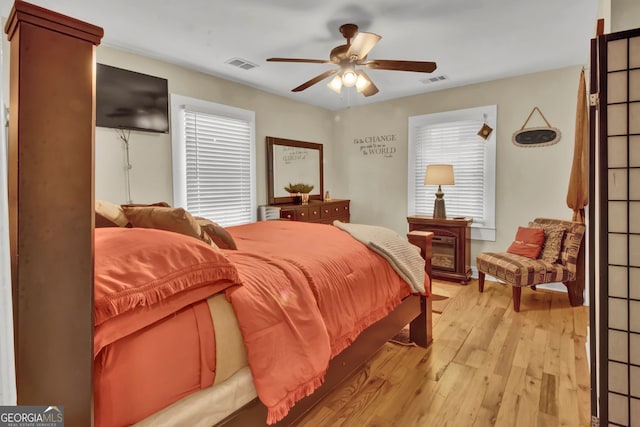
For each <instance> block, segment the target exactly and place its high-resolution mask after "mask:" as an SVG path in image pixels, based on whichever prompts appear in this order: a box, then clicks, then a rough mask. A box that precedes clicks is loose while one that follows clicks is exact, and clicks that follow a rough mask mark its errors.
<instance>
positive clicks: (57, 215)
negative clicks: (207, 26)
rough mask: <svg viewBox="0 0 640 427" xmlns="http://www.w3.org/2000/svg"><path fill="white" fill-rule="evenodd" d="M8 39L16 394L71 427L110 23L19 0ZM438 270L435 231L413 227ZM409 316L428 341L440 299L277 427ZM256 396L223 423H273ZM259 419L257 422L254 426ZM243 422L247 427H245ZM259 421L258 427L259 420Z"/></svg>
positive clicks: (88, 300) (85, 404) (82, 371)
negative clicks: (59, 411)
mask: <svg viewBox="0 0 640 427" xmlns="http://www.w3.org/2000/svg"><path fill="white" fill-rule="evenodd" d="M5 31H6V33H7V35H8V38H9V41H10V42H11V52H10V55H11V64H10V70H11V76H10V80H11V84H10V89H11V90H10V92H11V93H10V108H11V121H10V126H9V155H8V157H9V165H8V169H9V177H8V180H9V222H10V224H9V228H10V243H11V270H12V290H13V308H14V333H15V353H16V377H17V392H18V393H17V396H18V404H20V405H44V404H48V405H62V406H64V414H65V423H66V425H67V426H69V427H73V426H83V427H84V426H90V425H93V412H92V393H93V245H94V240H93V239H94V238H93V231H94V214H93V212H94V208H93V206H94V198H95V197H94V144H95V141H94V136H95V99H94V98H95V47H96V46H97V45H98V44H99V43H100V40H101V38H102V35H103V31H102V28H99V27H96V26H94V25H91V24H87V23H85V22H82V21H78V20H76V19H73V18H69V17H67V16H64V15H60V14H58V13H55V12H52V11H49V10H47V9H44V8H41V7H38V6H35V5H31V4H29V3H25V2H23V1H16V2H15V4H14V6H13V9H12V11H11V13H10V15H9V18H8V20H7V24H6V27H5ZM409 240H410V241H411V242H412V243H414V244H417V245H418V246H419V247H420V248H421V252H422V254H423V256H424V257H426V259H427V260H428V262H427V271H429V272H430V268H431V264H430V255H431V246H430V244H431V233H424V232H413V233H410V235H409ZM407 323H410V324H411V332H410V334H411V338H412V339H413V340H414V341H415V342H417V343H418V344H419V345H421V346H424V347H426V346H427V345H428V344H429V343H430V341H431V300H430V299H428V298H425V297H423V296H410V297H408V298H407V299H405V300H404V302H403V303H401V304H400V305H399V306H398V307H397V308H396V309H395V310H393V311H392V312H391V313H390V315H389V316H387V317H386V318H384V319H382V320H380V321H379V322H377V323H376V324H374V325H372V326H371V327H369V328H368V329H366V330H365V331H364V332H363V333H362V334H361V335H360V336H359V337H358V339H357V340H356V341H355V342H354V343H353V344H352V345H351V346H350V347H349V348H347V349H346V350H344V351H343V352H342V353H341V354H339V355H338V356H337V357H335V358H334V359H333V360H332V361H331V364H330V369H329V372H328V374H327V377H326V380H325V383H324V384H323V386H322V387H320V388H319V389H318V390H317V391H316V392H315V393H314V394H313V395H312V396H309V397H307V398H305V399H303V400H301V401H300V402H299V403H298V404H296V406H295V407H294V408H293V409H292V410H291V412H290V414H289V415H288V416H287V418H285V420H283V421H282V422H281V423H280V424H281V425H285V424H290V423H291V422H293V421H294V420H295V419H298V418H299V417H301V416H302V415H304V414H305V413H306V412H307V411H308V410H309V409H310V408H311V407H312V406H313V405H314V404H315V403H317V401H318V400H320V399H322V398H323V397H324V396H326V395H327V394H328V393H329V392H330V391H331V390H333V389H334V388H335V387H336V386H337V385H338V384H339V382H340V381H341V380H342V379H344V378H345V377H348V376H349V374H350V373H353V372H354V371H355V370H356V369H358V368H359V367H360V366H361V365H362V364H363V363H364V362H365V361H366V360H367V359H368V358H369V357H370V356H371V355H372V354H373V353H375V351H377V350H378V349H379V348H380V347H381V346H382V345H383V344H384V343H385V342H386V341H387V340H388V339H389V338H391V337H392V336H393V335H394V334H395V333H396V332H397V331H398V330H400V329H401V328H402V327H403V326H404V325H406V324H407ZM265 415H266V408H264V406H262V405H261V404H258V403H252V404H250V405H248V406H247V407H245V408H244V409H242V410H240V411H238V412H237V413H236V414H235V415H234V416H233V417H230V418H229V419H227V420H226V421H225V425H228V426H233V425H247V423H248V422H255V421H254V420H260V419H261V420H262V421H263V422H264V420H265V419H266V416H265ZM247 420H252V421H247ZM243 423H244V424H243ZM250 425H255V424H250Z"/></svg>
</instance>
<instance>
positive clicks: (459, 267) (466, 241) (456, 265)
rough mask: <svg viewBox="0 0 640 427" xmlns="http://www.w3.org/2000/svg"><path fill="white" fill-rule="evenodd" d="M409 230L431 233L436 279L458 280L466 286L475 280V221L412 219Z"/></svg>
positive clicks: (410, 218)
mask: <svg viewBox="0 0 640 427" xmlns="http://www.w3.org/2000/svg"><path fill="white" fill-rule="evenodd" d="M407 221H408V222H409V231H414V230H419V231H431V232H433V240H432V241H431V250H432V258H431V272H432V275H433V277H435V278H436V279H444V280H455V281H458V282H460V283H462V284H464V285H466V284H467V282H468V281H469V279H470V278H471V223H472V222H473V219H472V218H446V219H437V218H432V217H429V216H422V215H416V216H410V217H408V218H407Z"/></svg>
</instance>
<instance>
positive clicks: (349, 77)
mask: <svg viewBox="0 0 640 427" xmlns="http://www.w3.org/2000/svg"><path fill="white" fill-rule="evenodd" d="M357 79H358V76H357V74H356V72H355V71H354V70H353V68H347V69H346V70H344V73H342V84H343V85H344V86H345V87H352V86H354V85H355V84H356V80H357Z"/></svg>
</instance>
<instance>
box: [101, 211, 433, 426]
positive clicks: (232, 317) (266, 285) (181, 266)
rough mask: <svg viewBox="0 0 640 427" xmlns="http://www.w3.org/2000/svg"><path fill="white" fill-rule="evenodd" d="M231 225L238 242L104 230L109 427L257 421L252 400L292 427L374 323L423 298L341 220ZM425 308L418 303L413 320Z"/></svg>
mask: <svg viewBox="0 0 640 427" xmlns="http://www.w3.org/2000/svg"><path fill="white" fill-rule="evenodd" d="M152 209H155V210H157V209H158V208H152ZM162 209H165V208H162ZM166 209H167V210H170V208H166ZM227 231H228V232H229V233H230V234H231V236H232V238H233V240H234V242H235V243H237V249H236V250H230V249H223V250H219V249H212V247H211V246H210V245H208V244H207V243H204V242H202V241H199V240H198V239H195V238H193V236H185V235H183V234H179V233H175V232H169V231H163V230H157V229H148V228H121V227H110V228H98V229H96V240H95V241H96V254H95V255H96V270H95V275H96V279H95V280H96V284H95V325H96V327H95V339H94V357H95V361H94V402H95V425H96V426H97V427H110V426H121V425H131V424H136V423H137V425H139V426H152V425H153V426H157V425H194V426H195V425H203V426H208V425H213V424H216V423H220V422H226V423H232V422H236V423H239V422H240V423H241V424H240V425H242V424H245V425H246V421H242V420H243V417H245V416H247V415H246V411H245V412H243V411H238V409H241V408H243V407H245V406H246V405H248V406H249V408H252V409H253V412H255V414H254V415H253V416H255V417H256V418H258V419H261V421H262V424H264V423H265V422H266V423H268V424H272V423H275V422H278V421H281V420H282V419H283V418H285V416H286V415H287V414H288V413H289V411H290V409H291V408H292V407H293V408H295V406H294V404H295V403H296V402H297V401H299V400H301V399H303V398H305V397H306V396H308V395H311V394H313V393H314V391H316V389H317V388H318V387H320V386H321V385H322V383H323V381H324V380H325V375H326V373H327V368H328V366H329V362H330V360H332V359H334V358H336V356H339V355H341V354H342V353H343V352H344V351H345V349H347V348H349V346H350V345H351V344H352V343H353V342H354V341H356V339H357V338H358V337H359V336H360V335H361V333H362V332H363V331H364V330H366V329H367V328H368V327H370V326H372V325H374V324H376V323H377V322H379V321H381V319H384V318H385V317H386V316H387V315H389V313H391V312H392V311H394V309H395V308H396V307H398V306H400V305H401V303H402V302H403V300H407V301H409V300H410V299H411V298H417V299H418V300H419V299H420V298H421V296H420V295H419V290H412V288H411V286H410V285H409V283H408V281H407V280H405V279H403V278H402V277H401V276H400V275H399V274H398V273H397V272H396V271H395V270H394V268H393V266H392V265H391V264H390V263H389V262H388V261H387V260H386V259H385V258H384V257H383V256H381V255H380V254H378V253H376V252H374V251H373V250H371V249H370V248H368V247H367V246H366V245H365V244H363V243H361V242H359V241H358V240H356V239H355V238H354V237H352V236H351V235H350V234H349V233H347V232H345V231H343V230H340V229H338V228H337V227H334V226H331V225H325V224H310V223H301V222H291V221H265V222H259V223H253V224H247V225H243V226H237V227H229V228H228V229H227ZM309 242H313V244H310V243H309ZM215 246H216V245H215V244H214V247H215ZM415 250H416V252H417V251H418V249H417V248H416V249H415ZM421 268H422V267H421ZM422 280H425V279H422ZM426 286H427V287H426V289H428V288H429V283H428V278H427V279H426ZM412 294H413V296H412ZM422 298H424V294H423V296H422ZM405 303H406V302H405ZM415 308H418V312H417V313H416V312H415ZM410 311H411V310H410ZM419 313H420V305H419V304H418V305H415V306H414V312H413V313H410V314H409V318H408V319H405V320H402V322H404V323H406V322H408V321H409V320H412V319H413V317H415V316H416V314H419ZM402 322H401V324H400V325H399V326H400V327H401V326H402V324H404V323H402ZM399 326H398V325H396V326H395V327H394V328H392V330H397V329H399ZM372 330H374V331H375V327H374V328H372ZM414 333H415V334H418V332H415V331H414ZM422 333H423V334H424V332H422ZM382 342H384V341H382ZM376 345H378V346H380V345H381V343H380V342H378V343H377V344H376ZM347 353H348V352H347ZM365 360H366V358H363V357H360V358H359V360H356V361H355V364H354V366H357V364H358V363H363V362H364V361H365ZM256 397H258V398H259V399H256ZM257 402H260V403H259V404H256V403H257ZM302 407H305V405H302ZM263 408H266V413H265V412H264V411H263V410H262V411H261V410H259V409H263ZM256 409H258V410H256ZM296 409H297V408H296ZM249 412H251V411H249ZM296 412H297V413H299V412H300V410H299V409H298V410H297V411H296ZM292 415H293V416H292V417H289V418H287V419H285V420H284V421H281V423H284V424H288V423H290V422H291V421H292V418H296V415H297V416H299V414H296V413H294V414H292ZM234 419H235V421H233V420H234ZM251 422H252V425H254V424H253V421H251Z"/></svg>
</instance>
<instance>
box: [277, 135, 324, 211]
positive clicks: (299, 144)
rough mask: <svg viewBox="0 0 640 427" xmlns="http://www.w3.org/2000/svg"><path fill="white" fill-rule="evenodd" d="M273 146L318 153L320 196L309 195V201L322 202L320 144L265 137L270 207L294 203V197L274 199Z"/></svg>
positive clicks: (321, 152) (322, 160)
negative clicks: (303, 149)
mask: <svg viewBox="0 0 640 427" xmlns="http://www.w3.org/2000/svg"><path fill="white" fill-rule="evenodd" d="M274 145H283V146H285V147H299V148H308V149H311V150H318V151H319V156H318V159H319V162H318V174H319V178H320V188H319V190H320V194H316V195H309V199H310V200H323V195H324V171H323V162H324V156H323V151H322V144H317V143H315V142H305V141H296V140H293V139H284V138H275V137H273V136H268V137H267V195H268V198H269V204H270V205H277V204H283V203H294V202H295V198H294V197H275V188H273V186H274V180H273V146H274Z"/></svg>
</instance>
